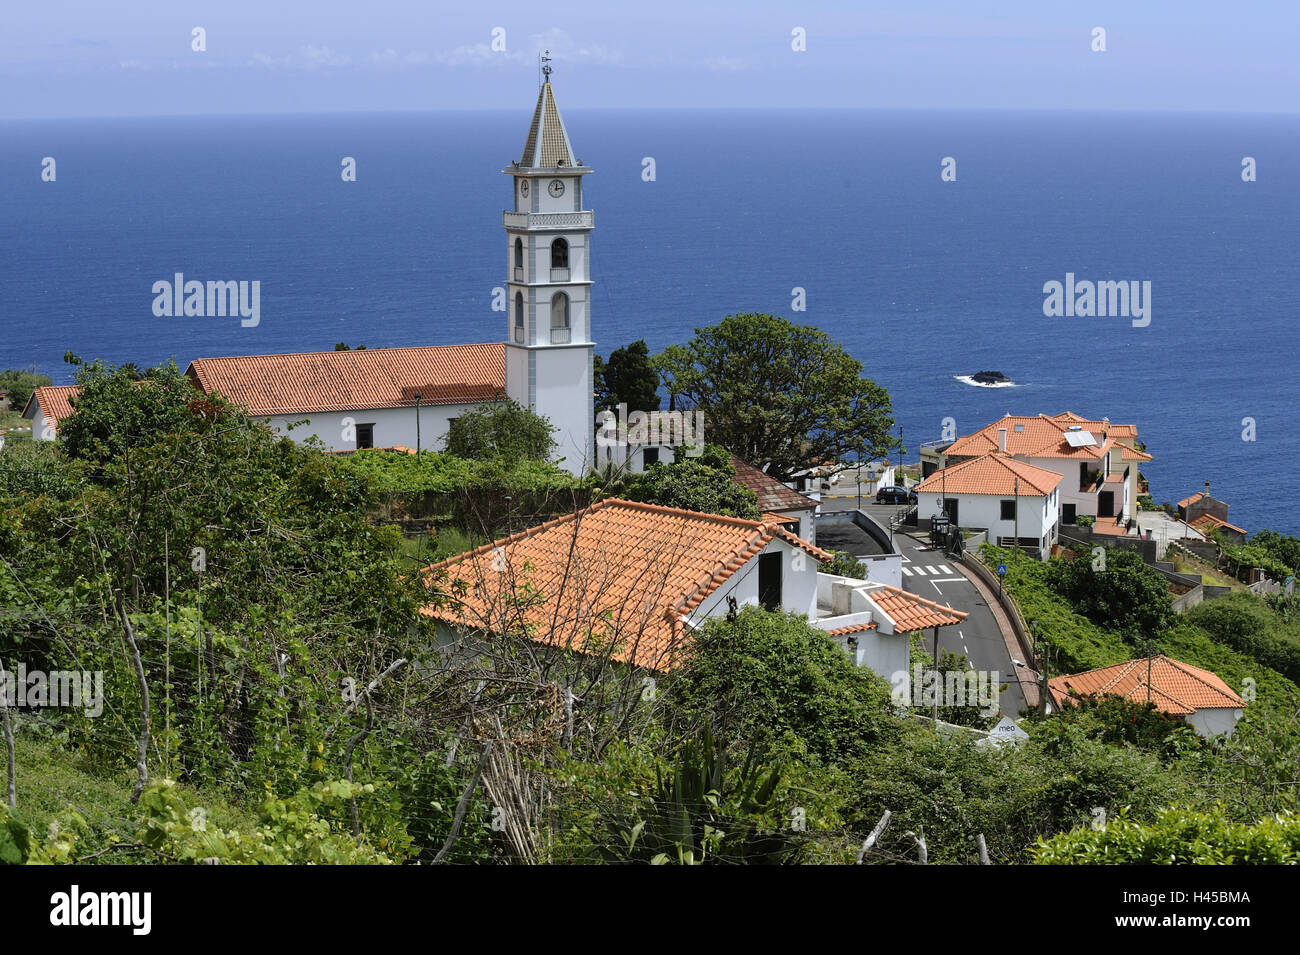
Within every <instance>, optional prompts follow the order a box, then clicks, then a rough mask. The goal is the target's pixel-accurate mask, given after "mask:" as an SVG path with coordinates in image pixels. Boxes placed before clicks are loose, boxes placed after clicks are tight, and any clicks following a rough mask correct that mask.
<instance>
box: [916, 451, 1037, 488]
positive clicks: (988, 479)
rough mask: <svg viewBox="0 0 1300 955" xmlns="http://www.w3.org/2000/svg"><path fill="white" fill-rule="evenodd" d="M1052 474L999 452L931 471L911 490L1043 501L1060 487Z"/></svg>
mask: <svg viewBox="0 0 1300 955" xmlns="http://www.w3.org/2000/svg"><path fill="white" fill-rule="evenodd" d="M1061 481H1062V476H1061V475H1060V474H1057V473H1056V472H1055V471H1048V470H1046V469H1045V468H1037V467H1034V466H1033V465H1032V464H1026V463H1025V462H1024V461H1017V460H1016V459H1015V458H1012V457H1010V456H1009V455H1006V454H1001V453H1000V452H996V451H994V452H992V453H989V454H984V455H981V456H980V457H978V458H974V459H971V460H969V461H962V462H961V463H959V464H954V465H951V466H950V467H946V468H944V469H943V470H941V471H935V472H934V473H933V474H931V475H930V476H929V477H928V478H926V479H925V480H924V481H922V482H921V483H920V484H918V485H917V486H916V487H914V488H913V489H912V490H914V491H917V492H918V493H920V492H932V493H939V492H943V493H946V494H997V495H1000V496H1003V497H1005V496H1009V495H1012V494H1015V493H1016V492H1017V482H1018V487H1019V493H1020V495H1021V496H1033V495H1036V496H1039V497H1045V496H1046V495H1048V494H1050V493H1052V490H1053V489H1054V488H1055V487H1056V486H1057V485H1058V484H1060V483H1061Z"/></svg>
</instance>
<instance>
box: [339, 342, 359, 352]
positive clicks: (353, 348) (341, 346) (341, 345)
mask: <svg viewBox="0 0 1300 955" xmlns="http://www.w3.org/2000/svg"><path fill="white" fill-rule="evenodd" d="M334 350H335V351H365V350H366V346H365V345H356V346H352V345H349V344H348V343H347V342H336V343H335V345H334Z"/></svg>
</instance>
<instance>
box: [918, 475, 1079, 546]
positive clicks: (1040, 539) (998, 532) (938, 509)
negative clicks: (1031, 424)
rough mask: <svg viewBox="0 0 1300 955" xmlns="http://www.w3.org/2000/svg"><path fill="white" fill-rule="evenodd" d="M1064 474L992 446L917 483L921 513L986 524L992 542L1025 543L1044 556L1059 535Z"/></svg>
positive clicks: (965, 524) (980, 525) (967, 523)
mask: <svg viewBox="0 0 1300 955" xmlns="http://www.w3.org/2000/svg"><path fill="white" fill-rule="evenodd" d="M1061 481H1062V477H1061V474H1060V473H1059V472H1057V471H1049V470H1047V469H1045V468H1039V467H1034V466H1033V465H1031V464H1026V463H1025V462H1023V461H1018V460H1016V459H1015V458H1013V457H1011V456H1010V455H1009V454H1007V453H1006V452H1005V451H992V452H989V453H988V454H984V455H981V456H980V457H977V458H970V459H967V460H964V461H962V462H961V463H959V464H953V465H951V466H949V467H946V468H943V469H941V470H939V471H936V472H935V473H934V474H931V475H930V476H929V477H928V478H926V479H925V480H924V481H922V482H921V483H920V484H918V485H917V486H916V487H915V489H914V490H915V491H916V501H917V511H916V513H917V515H918V516H919V517H922V518H929V517H931V516H933V515H936V514H947V516H948V518H949V520H951V521H953V522H954V523H955V524H957V525H959V526H961V527H976V528H987V529H988V539H989V543H991V544H996V545H997V546H999V547H1004V546H1015V545H1019V546H1020V547H1027V548H1029V549H1031V550H1035V551H1038V552H1039V554H1040V555H1042V556H1043V557H1044V559H1046V557H1047V556H1048V555H1049V554H1050V553H1051V548H1052V544H1053V543H1055V542H1056V540H1057V537H1058V533H1057V532H1058V528H1059V524H1058V520H1059V518H1058V515H1059V513H1060V505H1059V497H1058V486H1059V485H1060V483H1061Z"/></svg>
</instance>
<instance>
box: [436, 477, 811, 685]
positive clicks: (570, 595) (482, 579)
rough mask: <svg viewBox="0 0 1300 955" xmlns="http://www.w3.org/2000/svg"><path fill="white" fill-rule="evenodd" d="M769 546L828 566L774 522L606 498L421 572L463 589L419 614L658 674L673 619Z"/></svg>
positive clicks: (667, 654)
mask: <svg viewBox="0 0 1300 955" xmlns="http://www.w3.org/2000/svg"><path fill="white" fill-rule="evenodd" d="M777 537H779V538H781V539H783V540H785V541H787V542H788V543H790V544H791V545H792V546H794V547H797V548H800V549H802V550H803V551H805V552H806V553H807V554H808V555H809V556H811V557H812V558H813V559H814V560H816V561H819V562H826V561H829V560H830V559H831V555H830V554H828V553H827V552H826V551H824V550H822V549H821V548H819V547H816V546H814V545H812V544H810V543H808V542H807V541H805V540H802V539H801V538H799V537H797V536H795V535H794V534H791V533H790V532H789V531H786V530H784V529H782V528H780V527H778V526H775V525H773V524H768V523H763V522H760V521H746V520H741V519H739V518H734V517H720V516H718V515H716V514H702V513H699V512H696V511H684V510H680V509H677V508H671V507H659V506H657V505H653V504H641V503H637V502H632V501H624V500H619V499H617V498H611V499H608V500H605V501H601V502H600V503H598V504H594V505H592V506H591V507H588V508H585V509H583V510H580V511H577V512H576V513H574V514H567V515H565V516H563V517H560V518H557V519H555V520H552V521H548V522H546V523H545V524H540V525H538V526H537V527H534V528H530V529H529V530H526V531H522V532H520V533H518V534H513V535H511V536H510V537H506V538H503V539H501V540H498V541H494V542H493V543H491V544H486V545H484V546H483V547H479V548H477V549H476V550H472V551H469V552H468V553H466V554H461V555H459V556H457V557H453V558H451V559H449V560H445V561H442V562H441V563H438V564H434V565H432V566H431V567H429V568H428V569H427V570H426V573H429V572H434V571H440V570H441V571H446V573H447V577H448V586H451V585H452V583H453V582H454V581H456V580H461V581H464V583H465V585H466V586H467V590H466V591H465V592H464V593H463V594H457V595H456V600H455V601H454V602H453V603H452V604H449V605H448V606H445V607H426V608H424V610H423V612H424V613H425V614H427V615H428V616H431V617H435V618H438V619H442V620H445V621H448V622H451V623H455V624H459V625H461V626H465V627H469V628H473V629H483V630H489V631H492V632H500V631H501V630H503V629H507V628H508V629H510V630H512V631H514V632H519V631H520V630H522V629H524V628H528V630H529V633H530V636H531V637H532V639H534V640H537V641H538V642H540V643H545V644H550V645H552V646H560V647H564V648H566V649H573V650H578V651H582V652H601V653H605V652H608V653H609V654H610V655H611V656H612V657H613V658H614V659H617V660H620V661H632V662H634V663H636V664H637V665H640V666H644V667H649V668H651V669H657V670H666V669H670V668H671V667H672V665H673V659H672V655H671V654H672V651H673V650H674V649H675V648H676V647H677V645H678V644H679V643H680V642H681V641H682V639H683V637H684V636H685V635H686V634H688V633H689V628H687V627H686V626H685V624H684V623H683V619H684V618H689V617H690V615H691V614H692V613H693V612H694V611H695V610H696V609H697V608H698V607H699V606H700V604H701V603H702V602H703V601H704V600H705V598H707V597H708V596H709V595H710V594H712V593H713V592H714V591H716V590H717V589H718V588H719V587H721V586H722V585H723V584H724V583H726V582H727V581H728V580H729V579H730V578H731V577H732V576H734V575H735V574H736V573H737V572H739V571H741V570H742V569H744V568H746V567H747V566H748V565H749V563H750V561H751V559H752V558H754V557H755V556H757V555H758V554H759V553H760V552H761V551H762V550H763V549H764V548H765V547H766V546H767V545H768V544H769V543H771V542H772V540H773V539H774V538H777ZM746 572H747V573H748V572H756V571H755V570H752V569H751V570H749V571H746ZM525 582H527V583H528V584H530V585H531V587H532V588H535V594H536V596H535V598H534V599H527V598H524V597H523V594H524V593H526V592H527V591H526V590H525V589H524V584H525ZM453 592H454V588H453ZM611 640H616V641H617V644H616V645H614V646H612V647H610V646H609V641H611ZM602 641H604V644H603V645H602Z"/></svg>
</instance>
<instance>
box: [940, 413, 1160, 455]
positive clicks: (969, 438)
mask: <svg viewBox="0 0 1300 955" xmlns="http://www.w3.org/2000/svg"><path fill="white" fill-rule="evenodd" d="M1072 425H1078V426H1079V427H1080V428H1082V429H1083V430H1084V431H1089V432H1091V433H1092V435H1093V437H1094V438H1095V439H1096V441H1097V443H1096V444H1095V445H1085V446H1082V447H1077V448H1076V447H1071V446H1070V445H1069V444H1068V443H1067V442H1066V440H1065V435H1066V432H1067V431H1068V430H1069V429H1070V427H1071V426H1072ZM999 428H1006V429H1007V453H1008V454H1019V455H1023V456H1024V457H1028V458H1071V459H1076V460H1084V461H1095V460H1097V459H1099V458H1101V457H1102V455H1104V454H1105V453H1106V451H1108V450H1109V449H1110V448H1112V447H1114V446H1115V444H1116V442H1115V439H1116V438H1136V437H1137V427H1136V426H1135V425H1131V424H1124V425H1114V424H1107V423H1106V422H1104V421H1091V420H1089V419H1086V418H1081V417H1079V416H1078V415H1076V414H1074V413H1073V412H1069V411H1066V412H1063V413H1062V414H1059V415H1055V416H1050V417H1049V416H1048V415H1045V414H1039V415H1005V416H1004V417H1002V418H999V419H998V420H997V421H994V422H993V423H992V424H990V425H988V426H987V427H985V428H981V429H980V430H979V431H976V432H975V433H974V434H970V435H966V436H965V437H962V438H958V439H957V440H956V441H954V442H953V443H952V444H951V445H949V446H948V447H947V448H946V449H945V451H944V453H945V454H947V455H949V456H950V457H977V456H978V455H981V454H987V453H989V452H990V451H996V450H997V449H998V429H999ZM1017 429H1019V430H1017ZM1103 430H1104V431H1105V433H1106V438H1105V439H1104V440H1103V439H1102V436H1101V435H1102V432H1103ZM1135 453H1139V454H1140V453H1142V452H1135ZM1147 460H1149V458H1147Z"/></svg>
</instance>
